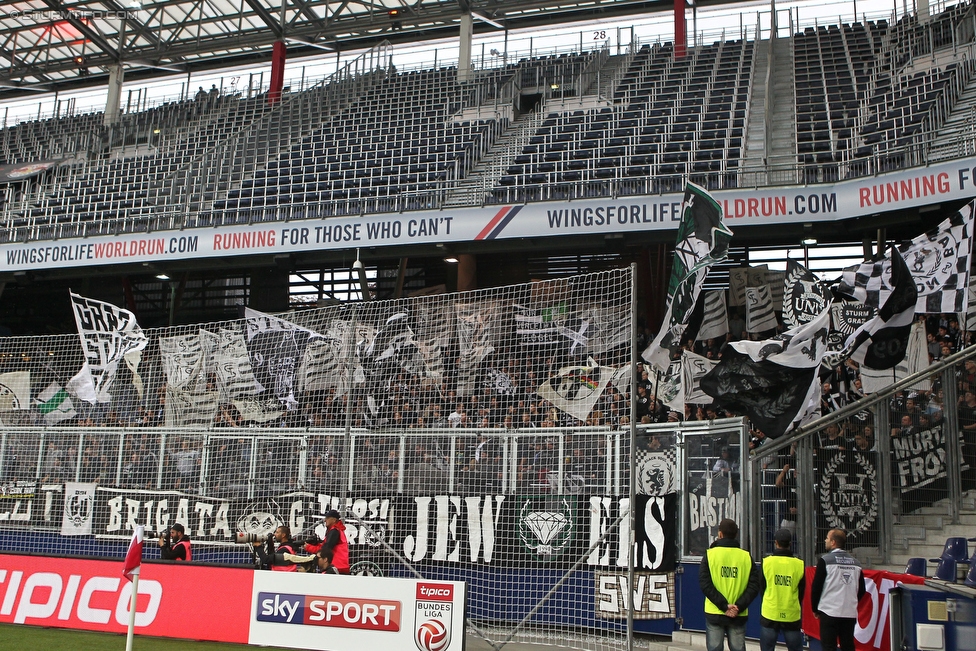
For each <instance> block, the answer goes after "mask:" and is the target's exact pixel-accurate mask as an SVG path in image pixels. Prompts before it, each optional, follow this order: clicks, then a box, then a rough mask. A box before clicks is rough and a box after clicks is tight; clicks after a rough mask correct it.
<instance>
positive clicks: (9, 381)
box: [0, 371, 31, 411]
mask: <svg viewBox="0 0 976 651" xmlns="http://www.w3.org/2000/svg"><path fill="white" fill-rule="evenodd" d="M30 395H31V393H30V371H13V372H11V373H0V411H11V410H14V409H30V408H31V404H30Z"/></svg>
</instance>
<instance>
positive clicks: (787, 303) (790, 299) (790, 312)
mask: <svg viewBox="0 0 976 651" xmlns="http://www.w3.org/2000/svg"><path fill="white" fill-rule="evenodd" d="M829 294H830V292H829V290H828V289H827V287H826V285H824V284H823V283H821V282H820V281H819V280H817V277H816V276H814V275H813V272H812V271H810V270H809V269H807V268H806V267H804V266H803V265H802V264H800V263H799V262H797V261H796V260H787V261H786V278H785V279H784V281H783V326H784V327H785V328H786V329H787V330H790V329H792V328H796V327H797V326H801V325H803V324H804V323H809V322H810V321H813V320H814V319H816V318H817V315H819V314H820V313H821V312H823V310H824V308H825V307H826V306H827V305H828V304H829V303H830V299H829V298H828V296H829Z"/></svg>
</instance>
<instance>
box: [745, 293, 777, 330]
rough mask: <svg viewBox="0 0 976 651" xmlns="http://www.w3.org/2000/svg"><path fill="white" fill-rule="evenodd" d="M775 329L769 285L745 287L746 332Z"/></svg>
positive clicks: (774, 314) (774, 315)
mask: <svg viewBox="0 0 976 651" xmlns="http://www.w3.org/2000/svg"><path fill="white" fill-rule="evenodd" d="M775 329H776V313H775V312H774V311H773V300H772V298H771V297H770V294H769V285H763V286H762V287H746V332H751V333H753V334H757V333H760V332H769V331H770V330H775Z"/></svg>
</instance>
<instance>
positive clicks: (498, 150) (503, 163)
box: [444, 109, 543, 208]
mask: <svg viewBox="0 0 976 651" xmlns="http://www.w3.org/2000/svg"><path fill="white" fill-rule="evenodd" d="M542 116H543V111H541V110H536V109H533V110H531V111H529V112H527V113H523V114H522V115H520V116H518V117H517V118H516V119H515V120H513V121H512V122H511V123H509V126H508V129H507V130H505V131H504V132H503V133H502V134H501V136H499V137H498V138H497V139H496V140H495V142H494V144H493V145H492V146H491V148H490V149H489V150H488V151H487V152H486V153H485V155H484V157H482V159H481V160H480V161H478V163H477V164H475V166H474V167H473V168H472V170H471V172H470V173H469V174H468V175H467V176H466V177H464V178H463V179H461V180H460V181H458V183H457V186H456V187H455V188H454V189H453V190H451V191H450V192H449V193H448V195H447V199H446V200H445V202H444V207H445V208H457V207H459V206H475V205H481V204H482V203H483V202H484V197H485V195H486V193H487V192H488V191H489V190H491V188H493V187H494V186H495V185H496V184H497V183H498V179H500V178H501V177H502V176H503V175H504V174H505V171H506V170H507V169H508V167H509V166H510V165H511V164H512V163H514V162H515V157H516V156H518V155H519V154H520V153H521V152H522V148H523V147H525V146H526V145H527V144H528V143H529V139H530V138H531V137H532V136H533V135H534V134H535V132H536V130H537V129H538V128H539V125H541V124H542Z"/></svg>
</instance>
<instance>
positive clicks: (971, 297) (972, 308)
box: [960, 275, 976, 332]
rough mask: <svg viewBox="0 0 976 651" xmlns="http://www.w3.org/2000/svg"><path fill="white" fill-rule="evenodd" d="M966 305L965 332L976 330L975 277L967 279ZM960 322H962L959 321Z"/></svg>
mask: <svg viewBox="0 0 976 651" xmlns="http://www.w3.org/2000/svg"><path fill="white" fill-rule="evenodd" d="M967 296H968V298H967V303H966V319H965V321H964V322H965V324H966V332H972V331H973V330H976V275H974V276H972V277H971V278H970V279H969V292H968V293H967ZM960 321H961V322H962V321H963V320H962V319H960Z"/></svg>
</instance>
